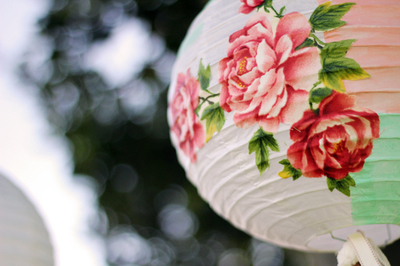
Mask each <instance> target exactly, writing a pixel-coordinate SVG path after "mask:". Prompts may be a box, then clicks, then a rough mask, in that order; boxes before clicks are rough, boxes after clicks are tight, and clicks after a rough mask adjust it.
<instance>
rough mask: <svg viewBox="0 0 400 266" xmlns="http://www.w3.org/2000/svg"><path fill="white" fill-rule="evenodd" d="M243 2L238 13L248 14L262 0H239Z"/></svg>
mask: <svg viewBox="0 0 400 266" xmlns="http://www.w3.org/2000/svg"><path fill="white" fill-rule="evenodd" d="M240 1H241V2H242V3H243V4H242V5H241V6H240V8H239V13H243V14H249V13H250V12H251V11H253V10H254V9H255V8H256V7H257V6H259V5H261V4H263V3H264V0H240Z"/></svg>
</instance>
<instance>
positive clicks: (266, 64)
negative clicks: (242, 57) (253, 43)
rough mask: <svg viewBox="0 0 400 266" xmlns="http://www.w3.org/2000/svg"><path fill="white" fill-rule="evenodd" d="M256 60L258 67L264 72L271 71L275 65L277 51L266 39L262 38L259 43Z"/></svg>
mask: <svg viewBox="0 0 400 266" xmlns="http://www.w3.org/2000/svg"><path fill="white" fill-rule="evenodd" d="M256 62H257V66H258V69H259V70H260V71H261V72H263V73H265V72H267V71H269V70H270V69H271V68H272V67H273V66H274V65H275V62H276V56H275V52H274V50H272V49H271V47H269V46H268V44H267V43H266V42H265V40H262V42H261V43H260V44H259V45H258V48H257V56H256Z"/></svg>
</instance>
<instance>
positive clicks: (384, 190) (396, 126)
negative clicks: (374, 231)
mask: <svg viewBox="0 0 400 266" xmlns="http://www.w3.org/2000/svg"><path fill="white" fill-rule="evenodd" d="M379 118H380V121H381V124H380V130H381V135H380V138H379V139H376V140H374V147H373V150H372V154H371V156H370V157H368V158H367V160H366V161H365V164H364V167H363V169H362V170H361V172H359V173H352V174H351V176H352V177H353V178H354V180H355V181H356V183H357V186H356V187H355V188H351V208H352V215H353V222H354V225H363V224H398V225H400V216H399V214H398V212H399V210H400V114H379Z"/></svg>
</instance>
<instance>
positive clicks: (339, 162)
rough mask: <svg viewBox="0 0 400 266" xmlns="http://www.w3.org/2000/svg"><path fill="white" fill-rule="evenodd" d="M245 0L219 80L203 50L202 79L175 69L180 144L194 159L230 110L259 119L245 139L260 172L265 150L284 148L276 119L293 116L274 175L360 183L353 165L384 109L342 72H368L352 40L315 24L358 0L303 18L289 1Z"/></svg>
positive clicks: (236, 117) (355, 75) (326, 24)
mask: <svg viewBox="0 0 400 266" xmlns="http://www.w3.org/2000/svg"><path fill="white" fill-rule="evenodd" d="M240 1H241V3H242V5H241V7H240V9H239V12H240V13H244V14H248V13H250V12H252V11H253V10H254V9H257V11H258V12H257V13H256V14H254V15H252V16H251V17H250V18H249V20H248V21H247V23H246V24H245V26H244V27H243V28H242V29H240V30H238V31H236V32H234V33H233V34H232V35H230V37H229V44H228V48H227V56H226V57H225V58H223V59H222V60H220V61H219V63H218V82H219V83H220V85H221V90H220V91H219V92H215V91H214V90H211V89H210V88H209V87H210V83H211V67H210V65H207V67H206V66H204V65H203V63H202V59H200V65H199V71H198V78H197V79H196V78H194V77H192V76H190V70H188V71H187V73H186V74H184V73H180V74H179V75H178V80H177V85H176V88H175V94H174V96H173V99H172V101H171V103H170V110H171V114H172V119H173V125H172V127H171V130H172V132H174V134H175V136H176V137H177V139H178V140H179V147H180V149H181V150H182V151H183V153H184V154H185V155H186V156H188V157H189V158H190V161H191V162H192V163H195V162H196V150H197V149H198V148H201V147H202V146H203V145H204V143H205V140H207V142H208V141H209V140H210V139H211V138H212V137H213V135H214V134H215V132H220V130H221V129H222V128H223V127H224V124H225V112H228V113H230V112H232V113H233V122H234V124H235V125H236V126H237V127H240V128H244V129H246V128H249V127H251V126H253V125H255V124H257V125H259V126H260V128H259V129H258V130H257V131H256V132H255V133H254V135H253V137H252V138H251V139H250V140H249V146H248V147H249V148H248V149H249V154H252V153H253V152H254V153H255V159H256V160H255V161H256V166H257V168H258V170H259V172H260V174H262V173H263V172H264V171H265V170H266V169H267V168H268V167H269V166H270V161H269V154H270V153H271V152H279V151H280V147H279V144H278V142H277V140H276V139H275V138H274V133H276V132H277V131H278V128H279V124H281V123H285V124H290V125H291V129H290V139H291V140H292V141H293V144H292V145H291V146H290V147H289V149H288V150H287V159H283V160H281V161H280V162H279V163H280V164H281V165H282V167H283V170H282V171H281V172H280V173H279V174H278V175H279V176H280V177H282V178H288V177H293V180H297V179H298V178H300V177H301V176H304V177H319V178H320V177H323V176H325V177H327V178H326V180H327V185H328V189H329V190H330V191H333V190H334V189H337V190H338V191H340V192H341V193H343V194H344V195H346V196H350V192H351V191H350V187H351V186H355V185H356V183H355V180H353V179H352V177H351V176H350V175H349V173H355V172H359V171H361V170H362V168H363V166H364V162H365V160H366V159H367V158H368V157H369V156H370V155H371V152H372V147H373V140H374V139H377V138H379V127H380V121H379V116H378V114H376V113H375V112H373V111H371V110H369V109H366V108H362V107H359V106H357V105H356V102H355V98H354V96H350V95H348V94H346V89H345V87H344V83H343V81H342V80H359V79H364V78H368V77H369V74H368V73H367V72H365V71H364V70H363V69H362V68H361V67H360V66H359V65H358V63H357V62H356V61H354V60H353V59H352V58H347V57H346V54H347V51H348V49H350V47H351V45H352V44H353V43H354V42H355V41H356V40H341V41H337V42H330V43H325V42H324V41H323V40H320V39H319V37H318V36H320V35H318V34H316V33H317V32H320V33H322V32H326V31H330V30H332V29H336V28H339V27H341V26H343V25H344V24H345V23H346V22H345V21H342V20H341V19H342V17H343V16H344V15H345V14H346V13H347V12H348V11H349V10H350V9H351V8H352V6H353V5H355V3H351V2H348V3H346V2H345V3H342V4H337V5H332V3H331V2H330V1H327V2H325V3H322V4H321V5H319V6H318V7H317V8H316V9H315V10H314V12H313V13H312V14H311V16H310V18H309V19H307V18H306V17H304V16H303V15H302V14H300V13H298V12H292V13H289V14H286V15H284V13H285V10H286V8H285V6H283V7H281V8H280V9H279V11H278V10H277V9H275V8H274V6H273V0H240ZM200 91H201V97H199V93H200ZM218 98H219V102H215V101H216V99H218ZM199 112H200V113H199ZM200 120H202V121H203V120H205V121H204V122H203V124H204V125H205V127H206V130H205V129H204V127H203V124H202V123H201V122H200Z"/></svg>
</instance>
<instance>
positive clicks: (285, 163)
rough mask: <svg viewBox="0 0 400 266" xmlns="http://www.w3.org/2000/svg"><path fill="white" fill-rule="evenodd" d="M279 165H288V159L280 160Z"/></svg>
mask: <svg viewBox="0 0 400 266" xmlns="http://www.w3.org/2000/svg"><path fill="white" fill-rule="evenodd" d="M279 163H280V164H282V165H290V162H289V160H288V159H283V160H280V161H279Z"/></svg>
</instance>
